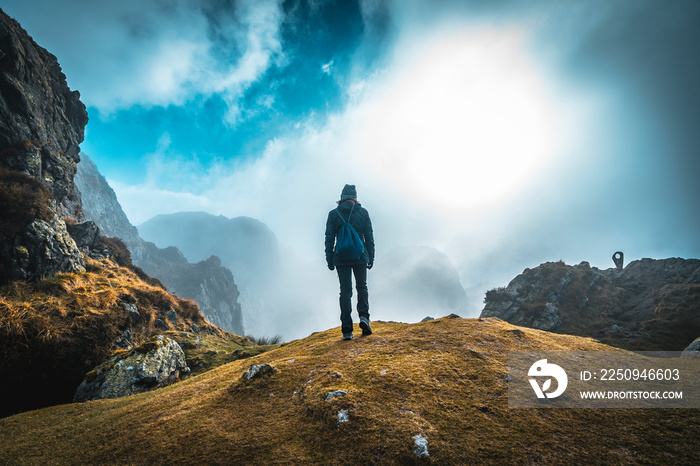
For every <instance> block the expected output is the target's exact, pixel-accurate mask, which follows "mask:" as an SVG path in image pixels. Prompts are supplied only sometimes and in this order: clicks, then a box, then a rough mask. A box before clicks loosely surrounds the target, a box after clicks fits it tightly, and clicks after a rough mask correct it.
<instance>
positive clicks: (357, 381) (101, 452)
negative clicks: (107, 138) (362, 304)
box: [0, 318, 700, 464]
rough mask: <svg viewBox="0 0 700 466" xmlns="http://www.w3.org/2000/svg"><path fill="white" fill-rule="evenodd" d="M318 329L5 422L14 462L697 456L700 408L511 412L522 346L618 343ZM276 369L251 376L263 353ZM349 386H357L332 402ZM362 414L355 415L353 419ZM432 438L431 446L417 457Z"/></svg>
mask: <svg viewBox="0 0 700 466" xmlns="http://www.w3.org/2000/svg"><path fill="white" fill-rule="evenodd" d="M373 326H374V329H375V333H374V335H372V336H370V337H363V338H359V337H358V338H355V339H354V340H352V341H349V342H346V341H341V340H340V338H339V330H338V329H331V330H327V331H325V332H321V333H315V334H312V335H310V336H309V337H307V338H304V339H301V340H296V341H292V342H290V343H287V344H284V345H282V346H281V347H279V348H277V349H274V350H272V351H269V352H266V353H264V354H260V355H257V356H254V357H252V358H250V359H245V360H237V361H233V362H230V363H228V364H225V365H222V366H220V367H217V368H215V369H212V370H210V371H208V372H206V373H203V374H200V375H198V376H196V377H191V378H189V379H186V380H184V381H183V382H180V383H177V384H175V385H172V386H170V387H167V388H164V389H159V390H156V391H153V392H148V393H144V394H140V395H135V396H131V397H127V398H121V399H113V400H101V401H93V402H87V403H83V404H68V405H62V406H54V407H50V408H46V409H42V410H37V411H31V412H26V413H22V414H19V415H15V416H12V417H9V418H5V419H1V420H0V436H1V437H2V439H3V441H2V442H0V462H2V463H10V464H66V463H68V464H70V463H88V464H98V463H108V464H109V463H112V464H150V463H181V464H267V463H285V464H304V463H330V464H358V463H375V462H376V463H388V464H406V463H409V464H410V463H413V462H427V463H431V462H432V463H436V464H474V463H483V462H485V463H528V464H531V463H538V464H539V463H554V464H562V463H568V462H574V463H594V464H595V463H598V464H600V463H607V464H648V463H655V464H671V463H675V464H691V463H697V460H698V457H699V456H698V452H697V446H698V440H697V432H698V429H700V411H698V410H688V409H685V410H684V409H677V410H661V409H578V410H577V409H508V407H507V382H506V381H505V379H504V377H505V375H506V372H507V357H508V351H510V350H548V351H556V350H612V348H610V347H608V346H605V345H603V344H601V343H599V342H597V341H595V340H591V339H588V338H582V337H575V336H568V335H558V334H552V333H547V332H543V331H539V330H533V329H527V328H520V327H516V326H513V325H511V324H508V323H506V322H502V321H490V320H482V319H460V318H442V319H438V320H434V321H429V322H425V323H419V324H412V325H409V324H399V323H381V322H377V323H375V324H374V325H373ZM263 363H267V364H270V365H271V366H273V367H274V368H275V369H276V372H275V373H273V374H272V375H270V376H267V377H263V378H261V379H252V380H249V381H244V379H242V375H243V374H244V373H245V372H246V371H247V370H248V368H249V367H250V366H251V365H252V364H263ZM335 390H344V391H347V394H346V395H345V396H339V397H335V398H332V399H330V400H329V401H327V400H326V398H327V394H328V393H329V392H332V391H335ZM340 410H347V413H348V422H346V423H339V422H338V412H339V411H340ZM416 435H422V436H424V437H425V438H427V441H428V451H429V454H430V456H429V457H422V458H418V457H416V456H415V454H414V448H415V445H414V440H413V437H414V436H416Z"/></svg>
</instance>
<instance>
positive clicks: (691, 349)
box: [681, 338, 700, 359]
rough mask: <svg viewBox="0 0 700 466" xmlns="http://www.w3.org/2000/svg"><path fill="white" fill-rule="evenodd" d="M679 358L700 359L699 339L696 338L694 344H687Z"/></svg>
mask: <svg viewBox="0 0 700 466" xmlns="http://www.w3.org/2000/svg"><path fill="white" fill-rule="evenodd" d="M681 357H682V358H693V359H700V338H696V339H695V341H694V342H692V343H691V344H689V345H688V347H687V348H686V349H684V350H683V352H682V353H681Z"/></svg>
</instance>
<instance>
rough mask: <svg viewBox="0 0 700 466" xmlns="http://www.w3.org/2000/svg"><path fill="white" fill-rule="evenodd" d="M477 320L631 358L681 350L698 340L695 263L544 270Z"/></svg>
mask: <svg viewBox="0 0 700 466" xmlns="http://www.w3.org/2000/svg"><path fill="white" fill-rule="evenodd" d="M485 303H486V305H485V306H484V309H483V311H482V312H481V317H489V316H494V317H499V318H501V319H503V320H506V321H508V322H510V323H513V324H516V325H522V326H527V327H532V328H537V329H541V330H548V331H553V332H558V333H569V334H574V335H581V336H589V337H593V338H598V339H600V340H602V341H604V342H606V343H609V344H613V345H616V346H621V347H624V348H630V349H637V350H649V351H651V350H675V351H681V350H683V349H684V348H685V347H686V346H687V345H688V343H689V342H691V341H693V339H694V338H695V337H696V336H697V335H698V334H700V316H698V315H697V309H700V260H696V259H680V258H671V259H663V260H653V259H642V260H639V261H634V262H631V263H630V264H628V265H627V266H626V267H625V268H624V269H612V268H611V269H607V270H600V269H597V268H595V267H591V266H590V265H589V264H588V263H587V262H582V263H581V264H579V265H576V266H570V265H565V264H564V263H562V262H556V263H552V262H548V263H545V264H542V265H540V266H538V267H536V268H534V269H526V270H525V271H524V272H523V273H522V274H520V275H518V276H517V277H515V278H514V279H513V280H512V281H511V282H510V283H509V284H508V286H507V287H505V288H498V289H494V290H490V291H489V292H487V293H486V298H485Z"/></svg>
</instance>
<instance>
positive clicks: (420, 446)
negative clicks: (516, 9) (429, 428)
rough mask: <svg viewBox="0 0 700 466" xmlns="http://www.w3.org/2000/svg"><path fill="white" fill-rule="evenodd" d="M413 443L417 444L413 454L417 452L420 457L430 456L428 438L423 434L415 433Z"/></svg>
mask: <svg viewBox="0 0 700 466" xmlns="http://www.w3.org/2000/svg"><path fill="white" fill-rule="evenodd" d="M413 443H414V444H415V446H416V447H415V448H414V449H413V454H415V455H416V456H417V457H418V458H420V457H422V456H430V455H429V454H428V439H427V438H426V437H423V436H422V435H414V436H413Z"/></svg>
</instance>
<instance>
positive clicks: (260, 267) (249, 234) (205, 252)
mask: <svg viewBox="0 0 700 466" xmlns="http://www.w3.org/2000/svg"><path fill="white" fill-rule="evenodd" d="M138 230H139V234H140V235H141V236H142V237H143V238H144V239H146V240H147V241H152V242H153V243H155V244H156V246H158V247H161V248H164V247H168V246H175V247H177V248H178V249H180V250H181V251H182V253H183V254H184V255H185V257H186V258H187V259H188V260H190V261H201V260H204V259H207V258H208V257H210V256H212V255H215V256H218V257H219V258H221V263H222V264H224V266H226V267H228V268H229V269H230V270H231V271H232V272H233V275H234V276H235V277H236V280H237V281H238V283H239V285H240V286H242V287H244V288H247V287H251V286H258V287H260V288H262V289H264V286H265V285H264V284H266V283H268V281H269V279H270V276H271V274H273V273H274V272H275V271H276V269H277V266H278V260H279V257H278V250H277V238H276V237H275V235H274V233H272V231H271V230H270V229H269V228H268V227H267V226H266V225H265V224H264V223H262V222H260V221H258V220H255V219H253V218H249V217H236V218H231V219H229V218H227V217H224V216H223V215H219V216H216V215H211V214H208V213H206V212H179V213H176V214H167V215H166V214H163V215H157V216H156V217H153V218H152V219H150V220H148V221H146V222H144V223H142V224H141V225H138ZM259 284H262V285H259Z"/></svg>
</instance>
